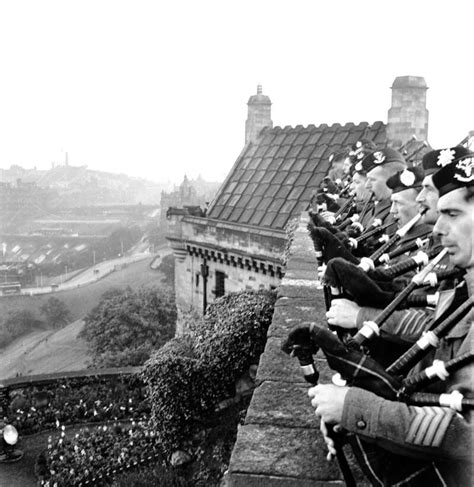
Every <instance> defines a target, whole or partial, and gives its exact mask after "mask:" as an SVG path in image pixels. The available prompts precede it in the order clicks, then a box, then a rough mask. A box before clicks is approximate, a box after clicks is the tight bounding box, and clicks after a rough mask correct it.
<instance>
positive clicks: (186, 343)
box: [142, 291, 276, 453]
mask: <svg viewBox="0 0 474 487" xmlns="http://www.w3.org/2000/svg"><path fill="white" fill-rule="evenodd" d="M275 300H276V295H275V293H274V292H271V291H249V292H241V293H231V294H228V295H226V296H224V297H222V298H220V299H218V300H216V301H215V302H214V303H213V304H212V305H210V306H209V308H208V312H207V314H206V316H205V317H204V319H196V321H195V322H194V323H192V324H191V327H190V328H191V329H190V333H189V334H188V335H186V336H182V337H176V338H174V339H173V340H171V341H170V342H168V343H167V344H166V345H165V346H164V347H162V348H161V349H160V350H158V352H156V353H155V354H154V355H153V356H152V357H151V358H150V360H148V362H146V364H145V367H144V370H143V373H142V376H143V380H144V382H145V383H146V384H147V386H148V394H149V399H150V402H151V404H152V414H151V424H152V427H153V428H154V429H155V430H156V431H157V432H158V435H159V438H160V441H161V443H162V446H163V448H164V450H165V451H166V452H168V453H171V452H173V451H174V450H176V449H178V448H182V447H183V444H185V442H186V439H188V438H189V437H190V436H191V435H192V434H193V433H194V432H196V431H197V430H198V429H199V427H200V426H202V424H204V423H205V422H206V421H207V420H209V419H210V418H211V417H212V416H213V415H214V412H215V409H216V407H217V406H218V404H219V402H221V401H222V400H224V399H226V398H228V397H232V396H233V395H234V394H235V383H236V381H237V380H238V379H239V378H240V377H241V376H242V375H243V374H244V373H245V372H247V371H248V369H249V367H250V366H251V365H252V364H257V363H258V359H259V356H260V354H261V353H262V352H263V349H264V347H265V342H266V334H267V329H268V326H269V325H270V323H271V318H272V315H273V309H274V303H275Z"/></svg>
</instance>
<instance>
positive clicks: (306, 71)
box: [0, 0, 474, 182]
mask: <svg viewBox="0 0 474 487" xmlns="http://www.w3.org/2000/svg"><path fill="white" fill-rule="evenodd" d="M473 14H474V2H473V1H472V0H450V1H449V2H446V1H437V0H430V1H424V0H411V1H406V0H396V1H384V0H377V1H371V0H347V1H346V0H341V1H337V0H331V1H328V0H312V1H304V0H301V1H298V0H291V1H290V0H286V1H278V0H268V1H267V0H248V1H247V0H235V1H233V0H232V1H225V0H216V1H211V0H192V1H191V0H189V1H188V0H186V1H176V0H174V1H173V0H166V1H158V0H155V1H144V0H125V1H124V0H110V1H109V0H92V1H89V0H80V1H79V0H77V1H70V0H58V1H51V0H32V1H26V0H0V67H1V71H0V73H1V74H0V167H1V168H8V167H10V165H11V164H19V165H21V166H23V167H34V166H36V167H37V168H38V169H46V168H49V167H51V163H52V162H55V163H60V162H63V161H64V158H65V153H66V152H67V153H68V156H69V163H70V164H71V165H82V164H86V165H87V166H88V167H89V168H91V169H96V170H104V171H112V172H122V173H126V174H129V175H131V176H140V177H146V178H148V179H152V180H155V181H167V180H172V181H176V182H179V181H181V180H182V178H183V176H184V174H185V173H186V174H187V175H188V176H190V177H196V176H197V175H198V174H201V175H202V176H203V177H204V178H205V179H207V180H222V179H223V178H224V177H225V176H226V174H227V173H228V171H229V169H230V168H231V167H232V164H233V163H234V161H235V159H236V158H237V156H238V154H239V152H240V151H241V149H242V147H243V143H244V127H245V120H246V118H247V101H248V98H249V96H250V95H252V94H255V93H256V87H257V84H258V83H261V84H262V85H263V92H264V93H265V94H267V95H268V96H270V98H271V100H272V103H273V105H272V119H273V122H274V125H280V126H285V125H293V126H295V125H298V124H302V125H308V124H311V123H312V124H315V125H318V124H321V123H328V124H331V123H335V122H339V123H341V124H343V123H346V122H354V123H358V122H361V121H367V122H374V121H376V120H382V121H384V122H386V120H387V111H388V109H389V107H390V101H391V90H390V86H391V84H392V82H393V80H394V78H395V77H396V76H404V75H414V76H423V77H424V78H425V79H426V82H427V84H428V86H429V87H430V89H429V90H428V95H427V100H428V101H427V106H428V109H429V111H430V126H429V127H430V128H429V142H430V143H431V145H432V146H434V147H435V148H440V147H446V146H450V145H455V144H456V143H458V142H460V141H461V140H462V139H463V138H464V137H465V136H466V135H467V132H468V131H469V130H473V129H474V37H473V28H472V25H473V20H474V15H473Z"/></svg>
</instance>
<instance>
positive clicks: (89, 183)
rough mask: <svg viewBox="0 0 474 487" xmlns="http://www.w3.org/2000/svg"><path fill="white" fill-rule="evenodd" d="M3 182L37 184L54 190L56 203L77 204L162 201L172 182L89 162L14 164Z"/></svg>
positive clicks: (1, 173) (5, 172)
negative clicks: (40, 166) (36, 165)
mask: <svg viewBox="0 0 474 487" xmlns="http://www.w3.org/2000/svg"><path fill="white" fill-rule="evenodd" d="M0 182H3V183H9V184H10V186H11V187H12V188H13V189H15V187H17V186H19V185H21V184H23V185H25V184H34V185H35V186H37V187H38V188H39V190H41V189H44V190H46V189H48V191H49V192H52V194H51V195H50V198H49V204H50V205H51V206H52V207H58V206H59V207H63V208H64V207H66V208H69V207H77V206H90V205H114V204H124V205H132V204H138V203H142V204H159V203H160V197H161V192H162V191H167V190H169V189H170V188H171V187H172V185H171V184H170V183H154V182H151V181H148V180H146V179H142V178H133V177H130V176H127V175H125V174H115V173H110V172H104V171H94V170H91V169H88V168H87V166H70V165H68V164H64V165H57V166H55V167H52V168H51V169H49V170H37V169H24V168H22V167H20V166H17V165H14V166H11V167H10V169H1V170H0Z"/></svg>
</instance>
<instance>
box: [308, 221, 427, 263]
mask: <svg viewBox="0 0 474 487" xmlns="http://www.w3.org/2000/svg"><path fill="white" fill-rule="evenodd" d="M310 217H311V221H310V223H309V224H308V231H309V234H310V237H311V240H312V241H313V246H314V249H315V251H316V253H317V255H318V256H320V257H322V260H323V261H324V262H325V263H327V262H328V261H329V260H330V259H333V258H335V257H342V258H344V259H346V260H347V261H349V262H352V263H355V264H360V266H361V267H362V268H363V269H364V270H370V269H374V268H375V265H376V263H377V262H378V261H379V259H380V257H381V256H382V255H384V254H386V253H387V252H388V251H389V249H390V248H391V247H393V245H395V244H396V243H397V242H398V241H400V240H401V239H402V238H403V237H405V236H406V235H407V234H408V232H410V230H412V228H413V227H414V226H415V225H416V224H417V223H418V222H419V220H420V218H421V217H422V213H418V214H417V215H415V217H413V218H412V219H411V220H410V221H409V222H407V223H406V224H405V225H403V227H401V228H400V229H398V230H397V231H396V232H395V233H394V234H393V235H392V236H391V237H388V236H385V237H383V238H378V239H377V241H376V242H375V243H376V244H378V248H377V250H375V251H374V252H372V253H371V254H370V256H369V257H362V258H359V257H357V256H355V255H354V254H353V252H352V250H351V249H357V248H359V247H360V244H361V243H362V242H364V241H366V240H368V239H370V238H371V237H374V236H376V235H377V234H378V233H380V232H382V231H384V230H387V229H388V228H389V227H391V226H393V225H395V224H396V222H387V223H385V224H383V223H382V220H380V219H375V220H374V222H373V223H372V225H371V227H369V228H370V229H369V230H367V231H366V232H363V233H362V234H361V235H360V236H359V237H358V238H349V239H347V238H345V236H344V235H341V234H340V235H339V236H338V234H337V233H336V231H335V230H334V228H333V227H332V226H331V225H330V224H329V223H328V222H326V221H324V219H323V218H322V217H321V216H319V215H317V214H311V213H310ZM345 242H347V244H346V243H345Z"/></svg>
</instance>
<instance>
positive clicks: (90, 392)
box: [7, 375, 150, 435]
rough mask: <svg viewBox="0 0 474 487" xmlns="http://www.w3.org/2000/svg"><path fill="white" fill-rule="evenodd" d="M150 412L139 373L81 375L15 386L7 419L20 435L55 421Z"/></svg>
mask: <svg viewBox="0 0 474 487" xmlns="http://www.w3.org/2000/svg"><path fill="white" fill-rule="evenodd" d="M149 413H150V403H149V401H148V399H147V397H146V391H145V386H144V384H143V383H142V382H141V381H140V379H139V377H138V376H136V375H120V376H117V377H115V378H114V379H110V378H109V379H105V378H100V379H99V378H97V377H81V378H72V379H64V380H62V381H55V382H52V383H50V384H49V385H46V386H38V387H31V386H29V387H25V388H24V389H21V390H16V391H15V392H14V393H13V395H12V398H11V401H10V405H9V410H8V414H7V422H8V424H12V425H14V426H15V427H16V428H17V430H18V431H19V432H20V434H21V435H29V434H32V433H37V432H40V431H45V430H48V429H54V428H56V427H57V424H75V423H102V422H104V421H119V420H125V419H133V420H140V419H144V418H147V417H148V416H149Z"/></svg>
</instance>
